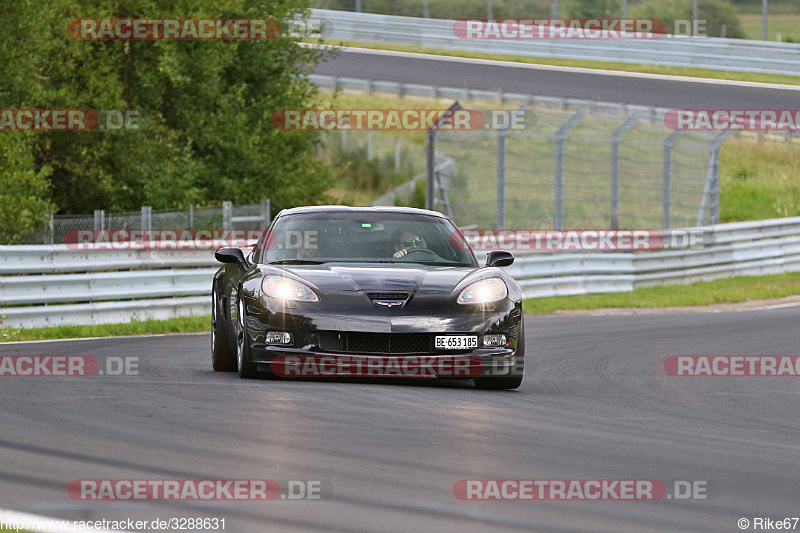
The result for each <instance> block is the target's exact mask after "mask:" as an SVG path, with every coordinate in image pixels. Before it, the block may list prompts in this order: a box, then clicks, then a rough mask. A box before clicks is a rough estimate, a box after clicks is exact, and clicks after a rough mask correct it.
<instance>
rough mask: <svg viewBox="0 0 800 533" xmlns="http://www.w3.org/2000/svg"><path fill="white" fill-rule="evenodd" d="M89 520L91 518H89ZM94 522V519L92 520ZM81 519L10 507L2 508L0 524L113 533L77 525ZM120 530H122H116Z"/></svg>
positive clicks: (43, 532) (44, 531)
mask: <svg viewBox="0 0 800 533" xmlns="http://www.w3.org/2000/svg"><path fill="white" fill-rule="evenodd" d="M87 521H89V520H87ZM91 521H92V522H94V520H91ZM75 522H80V520H66V519H63V518H52V517H49V516H41V515H37V514H30V513H21V512H19V511H12V510H10V509H0V524H2V525H3V526H4V527H6V528H7V529H12V530H14V529H20V530H24V531H34V532H36V533H89V532H90V531H91V532H92V533H113V531H112V530H110V529H95V528H82V527H75V525H74V524H75ZM114 531H120V530H114Z"/></svg>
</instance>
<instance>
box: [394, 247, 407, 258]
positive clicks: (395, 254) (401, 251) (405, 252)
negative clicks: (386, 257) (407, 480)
mask: <svg viewBox="0 0 800 533" xmlns="http://www.w3.org/2000/svg"><path fill="white" fill-rule="evenodd" d="M407 253H408V250H407V249H406V248H403V249H402V250H397V251H396V252H395V253H394V255H393V256H392V257H394V258H395V259H397V258H398V257H403V256H404V255H406V254H407Z"/></svg>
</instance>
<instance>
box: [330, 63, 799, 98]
mask: <svg viewBox="0 0 800 533" xmlns="http://www.w3.org/2000/svg"><path fill="white" fill-rule="evenodd" d="M574 70H575V69H572V70H566V71H565V70H552V69H551V68H548V67H537V66H536V65H524V66H522V65H520V64H516V66H514V65H504V64H502V63H500V64H491V62H480V61H477V62H470V61H469V60H468V61H467V62H464V61H459V60H458V59H457V58H452V57H447V56H427V57H426V56H424V55H419V54H404V53H398V52H387V51H381V50H374V51H373V50H366V49H356V50H350V51H347V50H344V51H341V52H339V54H338V56H336V57H334V58H332V59H330V60H329V61H327V62H324V63H320V64H319V65H318V66H317V68H316V69H315V72H316V73H317V74H326V75H329V76H344V77H352V78H365V79H373V80H385V81H404V82H407V83H421V84H427V85H439V86H446V87H461V88H470V89H482V90H497V89H503V90H504V91H507V92H519V93H526V94H536V95H542V96H563V97H570V98H585V99H588V100H598V101H602V102H622V103H627V104H640V105H648V106H651V105H652V106H657V107H667V108H677V109H794V108H796V107H797V103H798V101H800V87H797V88H792V89H788V90H787V89H778V88H771V87H768V86H766V87H764V86H757V84H754V85H756V86H748V85H747V84H743V83H737V82H728V83H727V84H726V83H724V82H719V81H717V80H714V81H713V82H711V83H706V82H697V81H681V80H675V79H664V78H663V77H661V78H659V77H639V76H636V75H626V74H619V75H617V74H612V75H609V74H607V73H606V74H600V73H597V72H591V71H589V70H587V69H577V71H574Z"/></svg>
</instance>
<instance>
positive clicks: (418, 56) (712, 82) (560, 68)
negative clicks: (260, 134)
mask: <svg viewBox="0 0 800 533" xmlns="http://www.w3.org/2000/svg"><path fill="white" fill-rule="evenodd" d="M300 44H301V46H308V47H315V45H314V44H313V43H300ZM324 47H325V46H324ZM339 50H341V51H343V52H348V53H352V54H368V55H380V56H393V57H408V58H412V59H427V60H431V61H448V62H452V63H468V64H473V65H489V66H498V67H510V68H522V69H529V70H551V71H557V72H572V73H577V74H595V75H598V76H624V77H628V78H642V79H651V80H661V81H678V82H683V83H701V84H706V85H732V86H736V87H753V88H758V89H776V90H781V91H797V92H800V85H786V84H781V83H762V82H756V81H737V80H721V79H715V78H695V77H693V76H669V75H666V74H648V73H645V72H628V71H625V70H607V69H597V68H586V67H563V66H558V65H539V64H534V63H518V62H516V61H498V60H494V59H477V58H472V57H458V56H442V55H435V54H422V53H419V52H398V51H395V50H377V49H374V48H355V47H350V46H342V47H339ZM720 72H722V71H720ZM732 72H733V71H732Z"/></svg>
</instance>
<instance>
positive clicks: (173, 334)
mask: <svg viewBox="0 0 800 533" xmlns="http://www.w3.org/2000/svg"><path fill="white" fill-rule="evenodd" d="M210 333H211V330H210V329H209V330H208V331H198V332H195V333H156V334H153V335H146V334H145V335H109V336H108V337H76V338H74V339H47V340H41V341H9V342H0V347H2V346H6V345H9V344H40V343H46V342H70V341H99V340H104V339H141V338H142V337H177V336H180V335H209V334H210Z"/></svg>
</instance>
